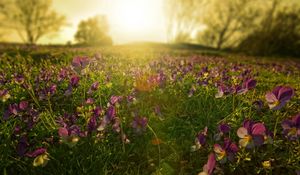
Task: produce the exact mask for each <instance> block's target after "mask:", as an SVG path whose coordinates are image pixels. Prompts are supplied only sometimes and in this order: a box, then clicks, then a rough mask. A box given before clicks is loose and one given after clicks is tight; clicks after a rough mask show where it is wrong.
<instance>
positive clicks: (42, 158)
mask: <svg viewBox="0 0 300 175" xmlns="http://www.w3.org/2000/svg"><path fill="white" fill-rule="evenodd" d="M26 156H28V157H35V159H34V160H33V166H42V167H44V166H46V164H47V163H48V161H49V158H48V153H47V149H46V148H38V149H36V150H34V151H33V152H29V153H26Z"/></svg>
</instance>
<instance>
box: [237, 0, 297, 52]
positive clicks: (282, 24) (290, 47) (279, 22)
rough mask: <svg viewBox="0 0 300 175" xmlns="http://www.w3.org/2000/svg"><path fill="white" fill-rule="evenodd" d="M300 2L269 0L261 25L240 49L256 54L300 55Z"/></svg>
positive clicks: (244, 41) (241, 44)
mask: <svg viewBox="0 0 300 175" xmlns="http://www.w3.org/2000/svg"><path fill="white" fill-rule="evenodd" d="M299 48H300V3H299V1H298V2H296V1H295V2H293V1H292V0H286V1H284V0H283V1H279V0H269V4H268V6H267V8H266V10H265V15H264V16H263V18H262V20H261V21H260V25H258V27H256V28H255V30H254V31H253V32H252V33H250V34H249V35H248V36H247V37H246V38H245V39H244V40H242V42H241V43H240V44H239V46H238V49H239V50H241V51H244V52H247V53H250V54H255V55H289V56H300V50H299Z"/></svg>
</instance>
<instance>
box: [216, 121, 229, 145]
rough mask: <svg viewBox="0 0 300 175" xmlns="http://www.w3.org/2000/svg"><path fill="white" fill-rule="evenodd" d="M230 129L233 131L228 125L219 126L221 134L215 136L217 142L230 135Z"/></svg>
mask: <svg viewBox="0 0 300 175" xmlns="http://www.w3.org/2000/svg"><path fill="white" fill-rule="evenodd" d="M230 129H231V128H230V126H229V125H228V124H226V123H221V124H219V126H218V131H219V132H218V133H217V134H215V135H214V139H215V140H216V141H219V140H220V139H221V137H222V136H223V135H224V134H227V133H229V131H230Z"/></svg>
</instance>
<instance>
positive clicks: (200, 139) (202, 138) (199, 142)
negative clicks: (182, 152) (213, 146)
mask: <svg viewBox="0 0 300 175" xmlns="http://www.w3.org/2000/svg"><path fill="white" fill-rule="evenodd" d="M207 130H208V129H207V126H206V127H205V128H204V130H203V131H201V132H199V133H198V134H197V137H196V139H195V145H193V146H192V147H191V151H192V152H193V151H197V150H199V149H200V148H201V147H203V146H204V145H205V144H206V137H207Z"/></svg>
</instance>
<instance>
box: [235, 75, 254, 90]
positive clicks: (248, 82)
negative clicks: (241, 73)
mask: <svg viewBox="0 0 300 175" xmlns="http://www.w3.org/2000/svg"><path fill="white" fill-rule="evenodd" d="M255 86H256V80H254V79H251V78H250V79H248V80H246V81H244V83H243V86H242V88H241V89H239V90H237V93H238V94H244V93H246V92H248V91H249V90H251V89H254V88H255Z"/></svg>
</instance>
